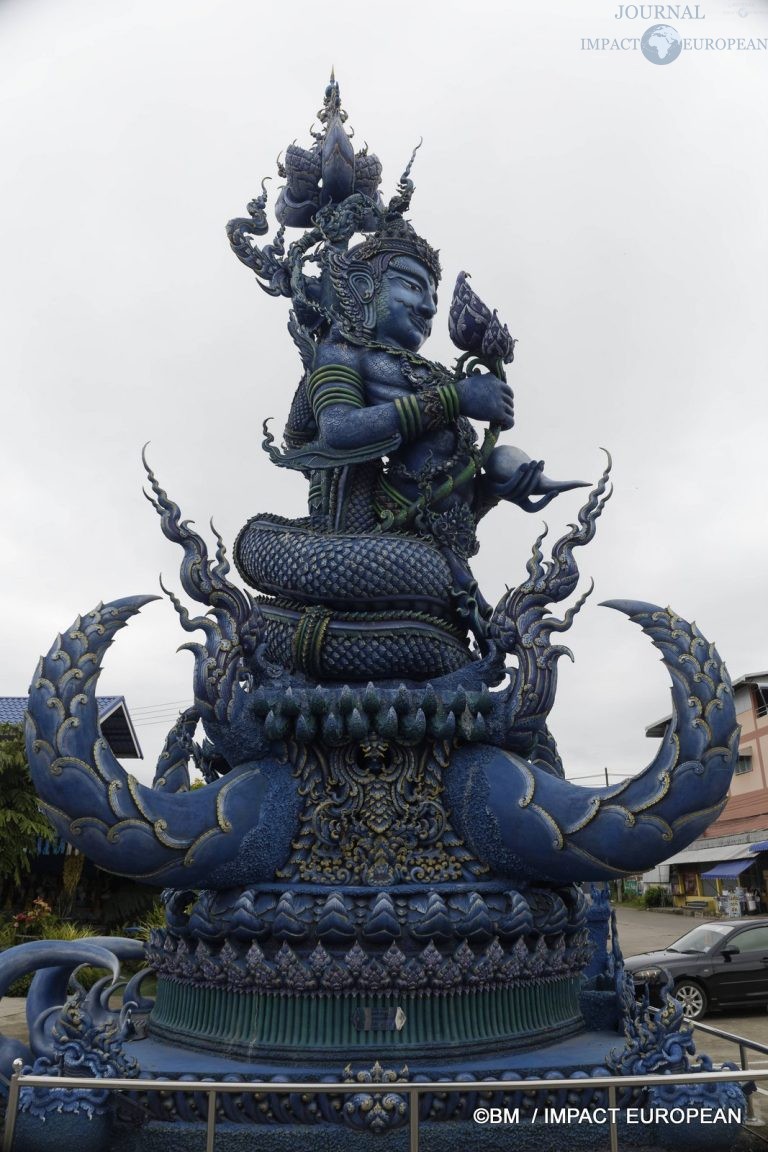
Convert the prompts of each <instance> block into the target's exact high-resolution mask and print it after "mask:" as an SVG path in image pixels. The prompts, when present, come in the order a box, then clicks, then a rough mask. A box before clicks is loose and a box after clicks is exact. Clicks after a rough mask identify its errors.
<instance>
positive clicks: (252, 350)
mask: <svg viewBox="0 0 768 1152" xmlns="http://www.w3.org/2000/svg"><path fill="white" fill-rule="evenodd" d="M577 9H578V10H577ZM617 10H618V8H617V6H616V5H614V4H613V3H611V2H606V3H602V2H598V0H587V2H585V3H580V4H579V5H574V4H573V3H572V2H571V0H551V2H550V3H548V4H542V3H541V2H540V0H530V2H518V3H515V2H510V0H498V2H490V0H474V2H473V3H472V4H471V5H470V4H469V3H468V0H467V2H466V3H457V2H451V0H419V2H418V3H413V2H411V0H409V2H408V3H404V2H402V0H394V2H390V3H388V4H387V5H377V6H374V5H372V4H369V5H361V4H359V3H353V2H351V0H341V2H337V3H335V4H334V5H333V6H332V7H331V8H322V7H318V5H317V4H315V3H309V2H308V0H294V3H292V4H290V5H285V4H279V3H276V2H275V0H264V2H261V3H256V2H255V0H252V2H250V3H249V2H246V0H205V2H203V0H163V3H161V4H158V3H157V2H156V0H133V2H130V0H121V2H120V3H117V2H116V0H111V2H110V0H68V2H67V3H66V4H62V3H61V2H60V0H59V2H55V0H0V156H1V157H2V166H1V167H0V204H1V205H2V211H0V251H2V260H1V261H0V303H1V305H2V306H1V308H0V364H2V381H3V401H4V403H3V408H4V412H5V415H6V420H5V422H4V433H3V441H2V470H3V493H4V515H3V517H2V549H1V550H0V564H1V565H2V575H3V583H2V587H3V592H4V594H3V597H2V604H1V605H0V612H1V613H2V633H1V634H2V638H3V647H4V659H3V664H2V677H0V692H2V693H4V694H8V695H18V694H22V693H23V692H24V691H26V688H27V686H28V684H29V681H30V678H31V675H32V672H33V670H34V666H35V662H36V659H37V656H38V655H39V654H40V653H41V652H42V651H44V650H46V649H47V648H48V647H49V645H50V644H51V642H52V641H53V639H54V637H55V635H56V633H57V632H58V631H59V630H61V629H63V628H65V627H67V626H68V625H69V624H70V623H71V621H72V620H73V618H74V616H75V615H76V613H77V612H80V611H82V612H85V611H88V610H89V609H90V608H92V607H93V606H94V605H95V604H96V603H97V602H98V601H99V600H100V599H103V600H108V599H113V598H116V597H120V596H124V595H129V594H132V593H142V592H152V591H156V590H157V577H158V574H159V573H160V572H161V571H162V572H163V573H164V574H165V576H166V578H169V579H170V580H171V582H172V584H173V586H175V587H178V578H177V572H178V560H179V556H178V554H177V551H176V549H175V548H174V547H173V546H172V545H171V544H169V543H168V542H167V541H166V540H165V539H164V538H163V537H162V535H161V533H160V530H159V525H158V521H157V519H156V517H155V514H154V513H153V511H152V509H151V508H150V506H149V505H148V504H147V503H146V502H145V500H144V499H143V498H142V496H141V486H142V482H143V474H142V469H141V463H140V459H139V454H140V449H141V445H142V444H143V443H144V441H146V440H150V441H151V446H150V449H149V452H150V459H151V462H152V464H153V466H154V467H155V469H156V471H157V473H158V476H159V478H160V480H161V482H162V483H163V485H164V486H165V487H166V488H167V489H168V491H169V493H170V495H171V496H172V497H173V498H174V499H175V500H176V501H177V502H178V503H179V504H180V505H181V507H182V510H183V512H184V514H185V516H187V517H190V518H193V519H195V520H196V521H197V523H198V525H199V526H201V527H202V526H204V525H206V524H207V522H208V519H209V518H210V516H213V517H214V520H215V522H216V524H217V526H218V528H219V529H220V530H221V531H222V533H223V534H224V537H225V539H226V540H227V542H228V543H229V544H230V545H231V542H232V541H233V539H234V536H235V534H236V532H237V531H238V529H239V528H240V527H241V525H242V524H243V523H244V522H245V520H246V519H248V517H249V516H251V515H253V514H254V513H256V512H259V511H278V512H281V513H282V514H285V515H296V516H299V515H301V514H302V513H303V511H304V507H305V485H304V483H303V482H302V480H301V479H300V478H298V477H292V476H290V475H288V474H286V473H278V472H277V471H276V470H275V469H274V468H273V466H272V465H270V464H269V462H268V461H267V459H266V457H265V456H264V455H263V453H262V452H261V450H260V440H261V435H260V429H261V423H262V420H263V419H264V418H265V417H266V416H274V417H276V422H279V426H280V427H282V421H283V420H284V417H285V415H286V414H287V409H288V405H289V403H290V398H291V396H292V394H293V389H294V387H295V384H296V382H297V380H298V376H299V364H298V357H297V355H296V353H295V351H294V348H293V345H292V344H291V341H290V339H289V337H288V335H287V333H286V332H285V329H284V322H285V319H286V318H287V305H286V302H285V301H282V300H280V301H275V300H272V299H269V298H267V297H266V296H264V295H263V294H262V293H261V292H260V291H259V289H258V288H257V287H256V284H255V278H254V277H253V276H252V275H251V274H250V273H249V272H248V271H247V270H246V269H244V268H242V267H241V266H240V265H239V264H238V262H237V260H236V259H235V258H234V257H233V256H232V255H231V253H230V251H229V247H228V244H227V241H226V237H225V234H224V224H225V222H226V220H227V219H228V218H229V217H231V216H236V215H241V214H244V209H245V205H246V203H247V202H248V200H249V199H250V198H251V196H253V195H255V194H256V193H257V192H258V189H259V183H260V180H261V178H262V176H264V175H273V176H274V175H276V173H275V157H276V156H277V154H278V152H280V151H281V150H282V149H283V148H284V147H285V146H286V145H287V144H288V143H290V142H291V141H292V140H294V139H297V140H298V142H300V143H304V144H307V143H308V142H309V126H310V123H311V122H312V118H313V115H314V113H315V111H316V110H317V108H318V107H319V106H320V104H321V102H322V94H323V89H324V85H325V83H326V81H327V77H328V73H329V69H330V67H331V65H332V64H333V65H335V68H336V74H337V77H338V79H339V81H340V84H341V91H342V98H343V103H344V105H345V107H346V109H347V111H348V112H349V117H350V119H349V124H350V125H352V126H353V127H354V128H355V132H356V140H357V141H358V142H360V141H363V140H367V141H368V143H369V145H370V147H371V149H372V150H373V151H375V152H376V153H377V154H378V155H379V156H380V158H381V160H382V162H383V164H384V191H385V194H388V193H389V191H390V190H391V189H393V188H394V185H395V184H396V182H397V178H398V176H399V174H400V172H401V171H402V168H403V166H404V163H405V161H406V160H407V157H408V155H409V153H410V151H411V148H412V146H413V145H414V143H415V142H416V141H417V140H418V138H419V136H423V138H424V146H423V148H422V149H421V151H420V152H419V155H418V159H417V161H416V166H415V169H414V176H415V180H416V196H415V199H414V204H413V211H412V219H413V221H414V223H415V225H416V227H417V228H418V229H419V231H421V232H422V233H423V234H424V235H426V236H427V237H428V238H429V239H430V241H431V242H432V243H433V244H434V245H435V246H437V247H439V248H440V249H441V254H442V258H443V265H444V269H445V278H444V285H443V291H442V298H441V309H440V312H439V314H438V317H437V321H436V324H435V327H434V335H433V337H432V339H431V341H430V343H429V344H428V345H427V347H426V352H427V354H431V355H433V356H435V357H436V358H438V359H441V360H443V361H450V360H452V358H453V350H452V348H451V345H450V342H449V340H448V336H447V328H446V315H447V305H448V301H449V298H450V293H451V289H452V285H453V281H454V279H455V276H456V274H457V272H458V271H459V270H460V269H466V270H467V271H469V272H471V273H472V276H473V285H474V286H475V288H476V290H477V291H478V292H479V293H480V295H481V296H482V297H483V298H484V300H485V301H486V302H487V303H488V304H489V305H490V306H492V307H497V308H498V309H499V312H500V314H501V316H502V318H503V319H504V320H506V322H507V323H508V324H509V327H510V329H511V331H512V333H513V335H515V336H517V337H518V339H519V344H518V346H517V358H516V362H515V364H514V365H513V367H512V369H511V372H510V382H511V383H512V384H513V386H514V388H515V393H516V412H517V426H516V428H515V430H514V431H513V432H512V433H508V434H507V436H506V440H507V441H508V442H512V443H516V444H519V445H520V446H521V447H522V448H524V449H525V450H526V451H527V452H528V453H529V454H530V455H532V456H541V457H544V458H545V459H546V461H547V472H548V473H549V474H550V475H552V476H556V477H582V478H584V479H589V478H592V477H597V476H598V475H599V473H600V470H601V469H602V462H603V458H602V455H601V453H600V450H599V446H600V445H606V446H607V447H609V448H610V449H611V451H612V453H613V456H614V463H615V467H614V481H615V485H616V493H615V495H614V498H613V500H612V501H611V502H610V504H609V505H608V507H607V509H606V511H605V513H604V515H603V518H602V520H601V522H600V526H599V530H598V536H597V539H596V540H595V541H594V543H593V544H592V545H590V546H589V548H587V549H586V550H581V551H580V554H579V562H580V566H581V570H582V573H583V584H584V585H585V584H586V582H587V581H588V579H589V577H590V576H591V577H593V578H594V580H595V583H596V590H595V593H594V595H593V597H592V599H591V600H590V601H589V602H588V604H587V606H586V607H585V608H584V609H583V610H582V613H581V615H580V616H579V617H578V618H577V621H576V623H575V625H574V627H573V628H572V629H571V632H570V633H569V634H568V637H567V640H568V642H569V644H570V646H571V647H572V649H573V651H574V654H575V656H576V664H575V666H571V665H570V664H569V663H565V662H563V663H561V674H560V689H559V695H558V702H557V704H556V708H555V711H554V713H553V716H552V725H553V728H554V731H555V735H556V737H557V739H558V741H559V744H560V748H561V752H562V755H563V759H564V761H565V763H566V768H567V771H568V773H569V774H570V775H572V776H581V775H584V774H585V773H588V772H594V771H598V772H599V771H601V770H602V769H603V767H604V766H608V768H609V769H610V771H611V772H617V773H634V772H635V771H637V770H639V769H640V768H641V767H643V766H644V765H645V763H646V762H647V761H648V760H649V759H650V757H651V754H652V751H653V746H652V745H651V743H650V742H649V741H647V740H645V738H644V736H643V729H644V727H645V725H646V724H648V723H650V722H651V721H653V720H655V719H657V718H658V717H659V716H661V715H663V714H664V713H665V712H666V711H667V709H668V699H669V694H668V680H667V678H666V674H665V673H664V671H663V669H662V668H661V667H660V666H659V664H658V660H657V658H656V655H655V653H654V651H653V649H652V648H651V646H650V643H649V642H648V641H647V640H646V639H645V638H644V637H643V636H642V635H641V634H640V632H639V630H637V629H635V628H633V627H632V626H630V625H629V624H628V623H627V622H626V621H625V620H624V619H623V618H622V617H620V616H618V615H617V614H616V613H611V612H609V611H607V610H606V609H601V608H599V607H598V606H597V604H598V601H600V600H604V599H610V598H615V597H629V598H636V599H641V600H651V601H656V602H658V603H660V604H668V603H669V604H671V605H672V606H673V607H674V608H675V609H676V610H677V611H678V612H680V613H681V614H682V615H684V616H686V617H687V618H688V619H696V621H697V622H698V624H699V626H700V627H701V629H702V631H703V632H704V634H705V635H706V636H707V637H708V638H709V639H714V640H716V641H717V643H718V647H719V649H720V652H721V654H722V655H723V656H724V657H725V658H726V660H727V662H728V666H729V668H730V671H731V674H732V675H734V676H735V675H739V674H742V673H744V672H749V671H756V670H759V669H763V668H765V667H767V666H768V601H767V600H766V594H765V590H766V574H767V573H768V563H767V560H768V533H766V529H765V523H766V517H765V503H766V499H765V489H766V483H765V463H764V461H765V449H766V431H767V424H768V418H767V414H766V401H765V385H766V377H767V372H766V367H767V366H766V346H765V335H764V322H765V316H766V313H767V312H768V288H767V277H766V267H767V266H768V262H767V261H766V246H767V244H766V242H767V239H768V208H767V207H766V203H767V201H766V194H765V189H766V186H768V180H767V179H766V176H767V175H768V173H767V172H766V168H767V167H768V164H767V162H766V148H765V141H766V139H768V131H767V130H766V119H767V118H768V113H767V112H766V109H768V80H767V79H766V68H767V67H768V52H765V51H738V50H715V49H713V50H697V51H694V50H685V51H684V52H683V53H682V54H681V56H680V58H679V59H677V60H676V61H674V62H673V63H671V64H669V65H666V66H657V65H653V64H651V63H649V62H648V61H647V60H646V59H645V58H644V57H643V55H642V53H641V52H640V51H638V50H631V49H627V50H624V51H620V50H618V51H611V50H606V51H587V50H583V49H582V42H583V40H584V39H585V38H590V39H594V38H599V37H605V38H613V37H623V38H627V37H638V38H639V37H640V36H641V35H642V32H644V31H645V29H646V28H647V27H648V26H649V24H650V23H651V22H652V21H650V20H646V19H637V20H629V19H624V20H617V19H615V13H616V12H617ZM699 12H700V13H701V14H703V15H704V17H705V18H704V19H703V20H698V21H690V22H688V21H682V20H674V19H671V20H670V21H669V22H670V23H672V25H673V26H674V27H676V28H677V29H678V31H680V32H681V33H682V34H683V35H685V36H696V37H704V36H709V37H713V38H717V37H721V38H722V37H731V38H736V37H741V38H745V37H768V3H766V0H745V3H744V4H742V5H740V6H737V5H736V4H735V3H734V2H733V0H713V2H712V3H709V4H703V5H700V6H699ZM739 12H742V13H743V15H739ZM330 13H332V16H331V15H330ZM276 183H277V182H276V181H274V182H273V188H274V187H276ZM578 504H579V497H578V495H573V494H569V495H567V496H563V497H561V498H560V499H558V500H557V501H555V502H554V503H553V504H552V505H551V506H550V507H549V508H548V509H547V511H546V518H547V521H548V522H549V525H550V531H551V535H552V538H553V539H555V538H556V537H557V535H559V534H560V533H561V532H562V530H563V529H564V528H565V526H566V524H567V523H568V521H569V520H571V519H572V518H573V517H574V515H575V512H576V509H577V507H578ZM540 524H541V517H540V516H536V515H532V516H526V515H525V514H524V513H522V512H520V511H519V510H517V509H516V508H513V507H507V506H504V507H502V508H499V509H497V510H495V511H494V512H493V513H491V514H490V515H489V517H488V518H487V520H486V521H484V523H483V526H482V535H481V540H482V542H483V550H482V552H481V555H480V557H478V558H477V559H476V561H475V565H474V567H475V572H476V575H477V576H478V579H479V581H480V584H481V587H482V588H483V590H484V592H485V594H486V596H488V597H489V598H490V599H492V600H495V599H497V598H498V596H499V595H500V594H501V592H502V591H503V589H504V585H505V584H509V585H513V584H515V583H518V582H519V581H520V580H521V579H522V578H523V577H524V575H525V561H526V558H527V556H528V552H529V549H530V544H531V542H532V541H533V538H534V537H535V535H536V533H537V531H538V529H539V527H540ZM186 639H187V637H186V635H185V634H183V633H182V631H181V629H180V628H179V626H178V624H177V621H176V617H175V614H174V612H173V609H172V608H171V606H170V605H169V604H168V603H167V602H164V603H160V604H155V605H152V606H149V607H148V608H146V609H145V610H144V612H143V613H142V615H141V617H140V618H139V619H138V620H136V621H134V622H133V623H132V624H131V625H130V626H129V628H128V629H127V630H126V631H125V632H124V633H123V634H121V636H120V637H119V639H118V640H117V642H116V644H115V647H114V649H113V651H112V652H111V653H110V655H109V657H108V661H107V667H106V671H105V673H104V675H103V676H102V681H101V686H100V690H101V691H102V692H104V693H113V692H114V693H122V694H124V695H125V696H126V698H127V701H128V705H129V708H130V709H131V710H132V712H133V714H134V716H135V718H136V719H137V720H138V719H139V718H140V717H143V719H142V722H141V723H140V725H139V728H138V731H139V736H140V739H141V741H142V744H143V746H144V749H145V753H146V755H147V761H146V762H145V767H143V768H140V770H139V773H138V774H139V775H141V776H145V775H146V774H147V773H148V774H150V775H151V771H152V767H153V764H154V760H155V759H156V756H157V753H158V751H159V746H160V743H161V741H162V737H163V735H164V733H165V730H166V728H167V727H169V726H170V722H171V720H172V716H173V713H174V710H175V709H174V707H167V708H164V709H161V710H160V711H159V712H157V713H150V712H148V711H147V709H148V708H150V707H151V706H155V705H158V704H165V703H166V702H178V701H187V700H188V699H189V698H190V691H191V688H190V685H191V657H190V656H189V655H188V654H186V653H181V654H178V655H176V654H175V648H176V646H177V645H178V644H179V643H182V642H183V641H184V640H186ZM158 717H160V718H161V719H162V720H163V722H162V723H157V722H155V721H156V720H157V718H158ZM134 768H135V765H134Z"/></svg>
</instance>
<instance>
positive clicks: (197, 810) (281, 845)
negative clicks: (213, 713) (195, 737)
mask: <svg viewBox="0 0 768 1152" xmlns="http://www.w3.org/2000/svg"><path fill="white" fill-rule="evenodd" d="M154 599H156V597H154V596H131V597H126V598H125V599H123V600H115V601H113V602H112V603H110V604H106V605H99V606H98V607H97V608H95V609H94V610H93V612H89V613H88V614H87V615H86V616H83V617H78V618H77V619H76V620H75V622H74V624H73V625H72V627H71V628H69V629H68V630H67V631H66V632H64V633H62V635H61V636H59V637H58V638H57V640H56V641H55V643H54V645H53V647H52V648H51V650H50V652H49V653H48V655H47V656H45V657H44V658H43V659H42V660H41V661H40V663H39V665H38V668H37V672H36V675H35V679H34V681H33V683H32V687H31V689H30V695H29V706H28V712H27V718H26V743H27V756H28V759H29V766H30V770H31V773H32V780H33V782H34V785H35V789H36V790H37V793H38V796H39V797H40V799H41V801H42V805H41V807H42V808H43V810H44V811H45V813H46V815H47V816H48V817H49V819H50V820H51V821H52V823H53V824H54V825H55V827H56V829H57V831H58V832H59V833H60V834H61V835H62V836H63V837H64V838H65V839H66V840H68V841H70V843H72V844H74V845H75V846H76V847H77V848H79V849H80V850H81V851H82V852H83V853H84V854H85V855H86V856H88V857H89V859H91V860H93V861H94V862H95V863H96V864H98V865H99V866H100V867H101V868H106V869H108V870H109V871H110V872H116V873H118V874H119V875H123V876H132V877H134V878H135V879H137V880H142V881H144V882H145V883H147V884H156V885H158V886H160V887H166V886H173V887H185V886H189V887H193V888H194V887H205V888H225V887H229V886H231V885H234V884H239V883H256V882H258V881H260V880H266V879H271V878H272V877H273V874H274V872H275V869H276V868H278V867H279V866H280V865H281V864H282V863H283V861H284V860H285V859H286V857H287V855H288V852H289V850H290V844H291V840H292V839H293V837H294V835H295V832H296V828H297V825H298V811H299V798H298V796H297V793H296V788H295V784H294V782H293V780H292V778H291V773H290V768H289V767H288V766H287V765H286V764H284V763H283V762H282V761H281V760H280V759H278V758H277V757H276V756H275V757H270V756H265V757H264V758H263V759H261V760H258V761H249V762H248V763H244V764H240V765H238V767H236V768H233V769H232V770H231V771H230V772H228V773H227V774H226V775H225V776H222V777H221V778H220V779H219V780H217V781H216V782H215V783H213V784H208V785H206V786H205V787H204V788H198V789H195V790H193V791H189V792H174V793H164V792H162V791H154V790H153V789H152V788H148V787H146V786H145V785H143V784H140V783H139V782H138V781H137V780H136V779H135V778H134V777H133V776H131V775H129V774H128V773H127V772H126V771H125V770H124V769H123V768H122V766H121V765H120V764H119V762H118V761H117V759H116V758H115V756H114V754H113V753H112V751H111V749H110V747H109V745H108V744H107V742H106V740H104V738H103V737H102V735H101V732H100V730H99V721H98V710H97V704H96V683H97V680H98V677H99V673H100V671H101V662H102V659H103V657H104V653H105V652H106V650H107V648H109V646H110V644H111V643H112V640H113V638H114V636H115V634H116V633H117V632H118V631H119V630H120V629H121V628H122V627H123V626H124V625H125V624H126V623H127V622H128V620H129V619H130V618H131V616H133V615H135V614H136V613H137V612H138V611H139V609H140V608H142V607H143V605H145V604H147V603H148V602H149V601H151V600H154Z"/></svg>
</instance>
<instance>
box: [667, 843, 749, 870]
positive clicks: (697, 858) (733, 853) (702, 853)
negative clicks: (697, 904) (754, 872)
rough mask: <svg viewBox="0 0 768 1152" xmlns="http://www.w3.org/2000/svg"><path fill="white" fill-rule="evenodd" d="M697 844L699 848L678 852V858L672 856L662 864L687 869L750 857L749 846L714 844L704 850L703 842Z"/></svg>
mask: <svg viewBox="0 0 768 1152" xmlns="http://www.w3.org/2000/svg"><path fill="white" fill-rule="evenodd" d="M697 843H698V845H699V847H692V848H686V850H685V851H684V852H678V853H677V855H676V856H670V857H669V859H668V860H662V861H661V863H662V864H675V865H677V867H678V868H685V866H686V864H693V865H695V864H714V863H717V862H718V861H720V860H740V859H744V858H745V857H748V856H749V845H748V844H714V845H713V846H712V847H711V848H706V847H703V848H702V847H701V841H700V840H699V841H697Z"/></svg>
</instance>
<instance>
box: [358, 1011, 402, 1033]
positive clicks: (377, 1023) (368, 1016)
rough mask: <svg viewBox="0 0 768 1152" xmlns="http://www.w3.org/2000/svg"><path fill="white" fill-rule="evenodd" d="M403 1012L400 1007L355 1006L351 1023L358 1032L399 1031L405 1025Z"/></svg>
mask: <svg viewBox="0 0 768 1152" xmlns="http://www.w3.org/2000/svg"><path fill="white" fill-rule="evenodd" d="M405 1019H406V1017H405V1012H403V1010H402V1008H400V1007H395V1006H393V1007H391V1008H362V1007H361V1008H355V1010H354V1012H353V1013H352V1024H353V1026H354V1027H355V1029H356V1031H358V1032H400V1031H401V1030H402V1028H403V1026H404V1025H405Z"/></svg>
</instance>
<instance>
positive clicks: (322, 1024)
mask: <svg viewBox="0 0 768 1152" xmlns="http://www.w3.org/2000/svg"><path fill="white" fill-rule="evenodd" d="M579 989H580V978H579V977H578V976H570V977H554V978H551V979H541V980H537V981H526V982H524V983H522V982H521V983H519V984H516V985H514V986H511V987H506V988H484V989H477V990H475V989H463V990H461V991H456V992H444V993H440V992H430V993H428V994H424V993H423V992H421V993H418V992H417V993H407V992H397V993H395V992H393V993H389V994H381V993H380V994H378V995H365V994H363V993H355V994H350V995H348V996H343V995H332V994H321V993H307V994H301V993H297V994H292V995H285V994H284V993H283V994H282V995H281V994H280V993H274V992H236V991H233V990H231V989H225V988H201V987H199V986H195V985H192V984H181V983H177V982H175V981H171V980H165V979H162V978H161V979H160V980H159V981H158V989H157V1000H156V1002H155V1006H154V1008H153V1010H152V1015H151V1018H150V1031H151V1032H152V1034H153V1035H156V1036H158V1037H161V1038H163V1039H166V1040H170V1041H172V1042H173V1043H175V1044H180V1045H183V1046H186V1047H189V1048H197V1049H215V1050H216V1051H217V1052H219V1053H220V1054H223V1053H226V1054H228V1055H230V1056H232V1057H235V1056H237V1057H241V1056H245V1057H247V1058H249V1059H254V1058H256V1057H258V1056H260V1055H269V1056H270V1057H272V1058H278V1059H279V1058H286V1059H293V1060H295V1059H297V1058H301V1059H302V1060H307V1059H310V1060H311V1059H313V1058H314V1059H325V1060H327V1059H328V1057H329V1055H334V1056H339V1055H340V1054H343V1055H346V1056H349V1057H350V1058H355V1057H357V1056H361V1055H367V1054H369V1053H372V1052H375V1053H377V1054H379V1055H381V1054H386V1053H392V1054H394V1053H398V1052H401V1053H402V1054H403V1055H407V1054H409V1053H416V1052H418V1053H420V1054H421V1055H424V1054H425V1052H429V1053H431V1054H434V1055H435V1056H438V1055H440V1054H441V1053H445V1054H449V1055H455V1054H456V1051H457V1049H461V1050H462V1051H472V1052H475V1053H476V1052H480V1051H487V1052H493V1051H496V1050H498V1049H507V1050H509V1049H514V1048H521V1047H527V1046H528V1045H530V1044H532V1043H536V1042H538V1043H541V1042H542V1041H544V1042H546V1043H549V1042H552V1041H554V1040H559V1039H561V1038H562V1037H563V1036H567V1035H570V1034H572V1033H575V1032H578V1031H580V1030H581V1029H582V1028H583V1027H584V1024H583V1020H582V1018H581V1016H580V1013H579ZM398 1009H400V1014H399V1015H398ZM403 1016H404V1020H403V1019H402V1018H403ZM382 1024H383V1026H382ZM398 1024H399V1025H400V1026H399V1027H398Z"/></svg>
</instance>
